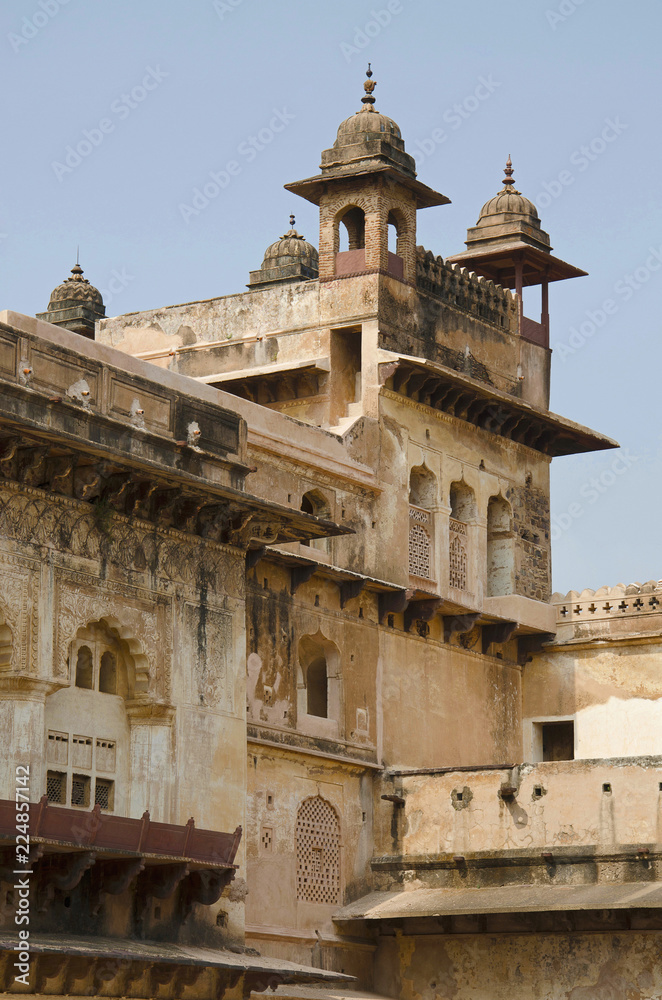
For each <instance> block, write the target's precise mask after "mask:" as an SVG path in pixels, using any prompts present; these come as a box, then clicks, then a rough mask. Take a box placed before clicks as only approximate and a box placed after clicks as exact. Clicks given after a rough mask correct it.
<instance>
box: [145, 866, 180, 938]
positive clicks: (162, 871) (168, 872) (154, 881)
mask: <svg viewBox="0 0 662 1000" xmlns="http://www.w3.org/2000/svg"><path fill="white" fill-rule="evenodd" d="M188 873H189V866H188V865H187V864H185V863H184V862H181V863H178V864H171V865H168V864H165V865H155V866H154V867H151V868H147V869H146V870H145V871H144V872H142V873H141V874H140V875H139V876H138V882H137V884H136V895H135V918H136V928H137V930H138V933H139V934H140V935H141V936H142V934H143V927H144V922H145V915H146V914H147V910H148V908H149V904H150V902H151V900H152V899H153V898H156V899H168V897H170V896H172V894H173V892H174V891H175V889H176V888H177V886H178V885H179V883H180V882H181V881H182V879H185V878H186V876H187V875H188Z"/></svg>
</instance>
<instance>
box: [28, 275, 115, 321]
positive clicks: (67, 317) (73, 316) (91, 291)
mask: <svg viewBox="0 0 662 1000" xmlns="http://www.w3.org/2000/svg"><path fill="white" fill-rule="evenodd" d="M105 315H106V308H105V306H104V304H103V297H102V295H101V292H100V291H99V289H98V288H95V287H94V285H91V284H90V282H89V281H88V280H87V278H85V277H83V269H82V267H81V266H80V264H79V263H78V261H76V264H75V266H74V267H72V269H71V277H70V278H66V279H65V280H64V281H63V282H62V284H61V285H58V286H57V288H54V289H53V291H52V292H51V297H50V301H49V303H48V309H47V310H46V312H44V313H37V319H43V320H45V321H46V322H47V323H52V324H53V325H54V326H63V327H65V328H66V329H67V330H71V331H73V333H80V334H82V336H84V337H89V338H90V339H92V340H94V326H95V322H96V320H98V319H103V317H104V316H105Z"/></svg>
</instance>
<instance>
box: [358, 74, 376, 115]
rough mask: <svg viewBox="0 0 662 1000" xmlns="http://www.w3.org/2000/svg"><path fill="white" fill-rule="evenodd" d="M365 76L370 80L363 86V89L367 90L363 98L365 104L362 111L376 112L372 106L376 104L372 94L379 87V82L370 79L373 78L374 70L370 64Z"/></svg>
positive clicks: (362, 101)
mask: <svg viewBox="0 0 662 1000" xmlns="http://www.w3.org/2000/svg"><path fill="white" fill-rule="evenodd" d="M365 75H366V76H367V78H368V79H367V80H366V81H365V82H364V84H363V89H364V90H365V94H364V96H363V97H362V98H361V103H362V104H363V108H362V109H361V110H362V111H374V110H375V109H374V108H373V106H372V105H373V104H374V103H375V98H374V97H373V96H372V92H373V90H374V89H375V87H376V86H377V81H376V80H371V79H370V77H371V76H372V69H371V68H370V63H368V68H367V70H366V71H365Z"/></svg>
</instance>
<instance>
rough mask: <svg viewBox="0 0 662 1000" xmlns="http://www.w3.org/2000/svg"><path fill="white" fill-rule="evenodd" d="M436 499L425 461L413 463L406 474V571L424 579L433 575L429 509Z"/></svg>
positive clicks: (434, 478)
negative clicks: (407, 537)
mask: <svg viewBox="0 0 662 1000" xmlns="http://www.w3.org/2000/svg"><path fill="white" fill-rule="evenodd" d="M436 503H437V480H436V477H435V476H434V474H433V473H432V472H430V470H429V469H428V468H427V466H426V465H425V464H423V465H415V466H414V467H413V469H412V470H411V472H410V474H409V574H410V576H419V577H422V578H423V579H426V580H430V579H432V578H433V576H434V573H433V557H432V552H433V549H432V529H433V521H432V514H431V513H430V511H431V510H432V509H433V508H434V507H435V506H436Z"/></svg>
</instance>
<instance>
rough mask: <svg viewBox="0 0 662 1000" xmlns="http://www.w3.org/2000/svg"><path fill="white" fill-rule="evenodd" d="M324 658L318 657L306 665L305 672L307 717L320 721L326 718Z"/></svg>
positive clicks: (326, 695) (326, 680)
mask: <svg viewBox="0 0 662 1000" xmlns="http://www.w3.org/2000/svg"><path fill="white" fill-rule="evenodd" d="M327 684H328V679H327V674H326V657H324V656H318V657H317V659H315V660H313V662H312V663H309V664H308V670H307V671H306V692H307V696H308V715H317V716H318V717H319V718H320V719H327V718H328V711H329V697H328V690H327Z"/></svg>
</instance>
